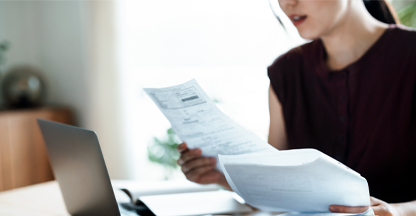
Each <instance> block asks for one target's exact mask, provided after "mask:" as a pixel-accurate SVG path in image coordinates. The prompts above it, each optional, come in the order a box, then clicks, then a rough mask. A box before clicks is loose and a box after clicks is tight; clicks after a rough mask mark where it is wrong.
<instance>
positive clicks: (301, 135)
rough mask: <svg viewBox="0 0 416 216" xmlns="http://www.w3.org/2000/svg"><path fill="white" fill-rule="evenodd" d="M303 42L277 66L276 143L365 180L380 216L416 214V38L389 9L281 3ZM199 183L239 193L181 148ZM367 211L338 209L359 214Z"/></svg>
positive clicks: (357, 3)
mask: <svg viewBox="0 0 416 216" xmlns="http://www.w3.org/2000/svg"><path fill="white" fill-rule="evenodd" d="M279 4H280V6H281V8H282V9H283V11H284V12H285V14H286V15H287V16H288V17H289V18H290V19H291V20H292V22H293V24H294V25H295V26H296V28H297V30H298V31H299V34H300V35H301V36H302V37H303V38H305V39H311V40H313V41H312V42H310V43H307V44H305V45H303V46H300V47H298V48H295V49H293V50H291V51H289V52H287V53H286V54H284V55H282V56H281V57H279V58H278V59H277V60H276V61H275V62H274V63H273V64H272V65H271V66H270V67H269V68H268V74H269V78H270V83H271V85H270V90H269V107H270V131H269V143H270V144H271V145H273V146H274V147H276V148H277V149H280V150H283V149H295V148H315V149H318V150H320V151H322V152H324V153H326V154H328V155H330V156H331V157H334V158H335V159H337V160H339V161H341V162H343V163H344V164H346V165H347V166H349V167H351V168H352V169H354V170H356V171H357V172H359V173H360V174H361V175H362V176H363V177H365V178H366V179H367V181H368V183H369V188H370V194H371V195H372V196H374V197H377V198H379V199H377V198H374V197H372V198H371V208H373V210H374V212H375V214H376V215H380V216H384V215H394V216H396V215H397V216H401V215H416V201H415V200H416V186H415V184H416V174H414V172H415V170H416V169H415V168H416V160H414V159H413V155H414V154H415V153H416V110H415V109H416V97H415V93H416V92H415V91H416V85H415V84H416V82H415V81H416V31H414V30H410V29H406V28H404V27H403V26H397V25H389V24H393V23H396V21H395V19H394V16H393V15H394V14H393V13H391V11H390V10H389V9H388V7H386V3H385V2H384V1H365V2H363V1H361V0H329V1H319V0H316V1H313V0H312V1H300V0H279ZM178 151H179V152H180V153H181V157H180V159H179V160H178V164H179V165H181V166H182V171H183V172H184V173H185V175H186V177H187V178H188V179H189V180H191V181H194V182H197V183H202V184H206V183H217V184H220V185H222V186H224V187H226V188H230V187H229V185H228V184H227V182H226V180H225V178H224V176H223V175H222V174H221V173H219V172H218V171H216V170H215V169H214V168H215V163H216V161H215V158H204V157H201V154H202V152H201V150H200V149H188V148H187V146H186V144H185V143H183V144H181V145H179V146H178ZM367 209H368V206H362V207H346V206H337V205H332V206H330V207H329V210H330V211H332V212H346V213H359V212H364V211H366V210H367Z"/></svg>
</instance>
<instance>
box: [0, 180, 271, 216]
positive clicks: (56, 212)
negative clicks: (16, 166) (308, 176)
mask: <svg viewBox="0 0 416 216" xmlns="http://www.w3.org/2000/svg"><path fill="white" fill-rule="evenodd" d="M0 215H1V216H26V215H30V216H69V214H68V212H67V211H66V207H65V204H64V200H63V198H62V194H61V190H60V189H59V185H58V183H57V182H56V181H51V182H46V183H42V184H37V185H32V186H27V187H23V188H18V189H14V190H10V191H4V192H0ZM248 215H250V216H270V215H271V214H268V213H262V212H254V213H251V214H248Z"/></svg>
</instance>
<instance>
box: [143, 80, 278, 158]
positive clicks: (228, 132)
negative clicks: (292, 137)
mask: <svg viewBox="0 0 416 216" xmlns="http://www.w3.org/2000/svg"><path fill="white" fill-rule="evenodd" d="M144 90H145V92H146V93H147V94H148V95H149V96H150V98H151V99H152V100H153V102H154V103H155V104H156V105H157V106H158V107H159V109H160V111H162V113H163V114H164V115H165V117H166V118H167V119H168V120H169V122H170V123H171V125H172V129H173V130H174V131H175V133H176V134H177V135H178V136H179V138H180V139H181V140H182V141H184V142H186V144H187V145H188V147H189V148H201V150H202V153H203V155H204V156H210V157H218V154H222V155H237V154H245V153H251V152H259V151H277V150H276V149H275V148H273V147H272V146H271V145H269V144H268V143H267V142H266V141H264V140H262V139H260V138H259V137H258V136H256V135H255V134H254V133H252V132H250V131H248V130H247V129H245V128H243V127H241V126H240V125H238V124H237V123H235V122H234V121H233V120H231V119H230V118H229V117H228V116H227V115H225V114H224V113H223V112H222V111H221V110H219V109H218V107H217V106H216V105H215V103H214V102H212V101H211V99H210V98H209V97H208V95H207V94H206V93H205V92H204V90H202V88H201V87H200V86H199V85H198V83H197V82H196V80H195V79H193V80H190V81H188V82H186V83H184V84H181V85H177V86H172V87H167V88H145V89H144Z"/></svg>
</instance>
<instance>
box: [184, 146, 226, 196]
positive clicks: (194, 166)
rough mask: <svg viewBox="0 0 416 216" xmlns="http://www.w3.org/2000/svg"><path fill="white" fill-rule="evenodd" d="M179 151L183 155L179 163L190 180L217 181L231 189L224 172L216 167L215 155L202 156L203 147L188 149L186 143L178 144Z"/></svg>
mask: <svg viewBox="0 0 416 216" xmlns="http://www.w3.org/2000/svg"><path fill="white" fill-rule="evenodd" d="M178 152H179V153H180V154H181V157H180V158H179V160H178V161H177V163H178V164H179V166H181V167H182V172H183V173H184V174H185V176H186V178H187V179H188V180H189V181H192V182H195V183H199V184H211V183H215V184H219V185H221V186H223V187H225V188H227V189H230V190H231V188H230V186H229V185H228V183H227V181H226V179H225V176H224V174H222V173H221V172H219V171H218V170H216V169H215V167H216V164H217V161H216V160H217V159H216V158H215V157H201V155H202V151H201V149H199V148H195V149H188V146H187V145H186V143H181V144H180V145H179V146H178Z"/></svg>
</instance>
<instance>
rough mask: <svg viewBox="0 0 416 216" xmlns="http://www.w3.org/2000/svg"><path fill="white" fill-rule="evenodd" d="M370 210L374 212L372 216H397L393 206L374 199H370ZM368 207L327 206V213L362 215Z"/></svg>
mask: <svg viewBox="0 0 416 216" xmlns="http://www.w3.org/2000/svg"><path fill="white" fill-rule="evenodd" d="M370 201H371V206H370V207H371V208H372V209H373V211H374V215H378V216H398V214H397V209H396V207H395V206H394V205H393V204H388V203H386V202H384V201H382V200H379V199H377V198H374V197H370ZM367 209H368V206H360V207H348V206H340V205H331V206H329V211H331V212H336V213H363V212H365V211H367Z"/></svg>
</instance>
